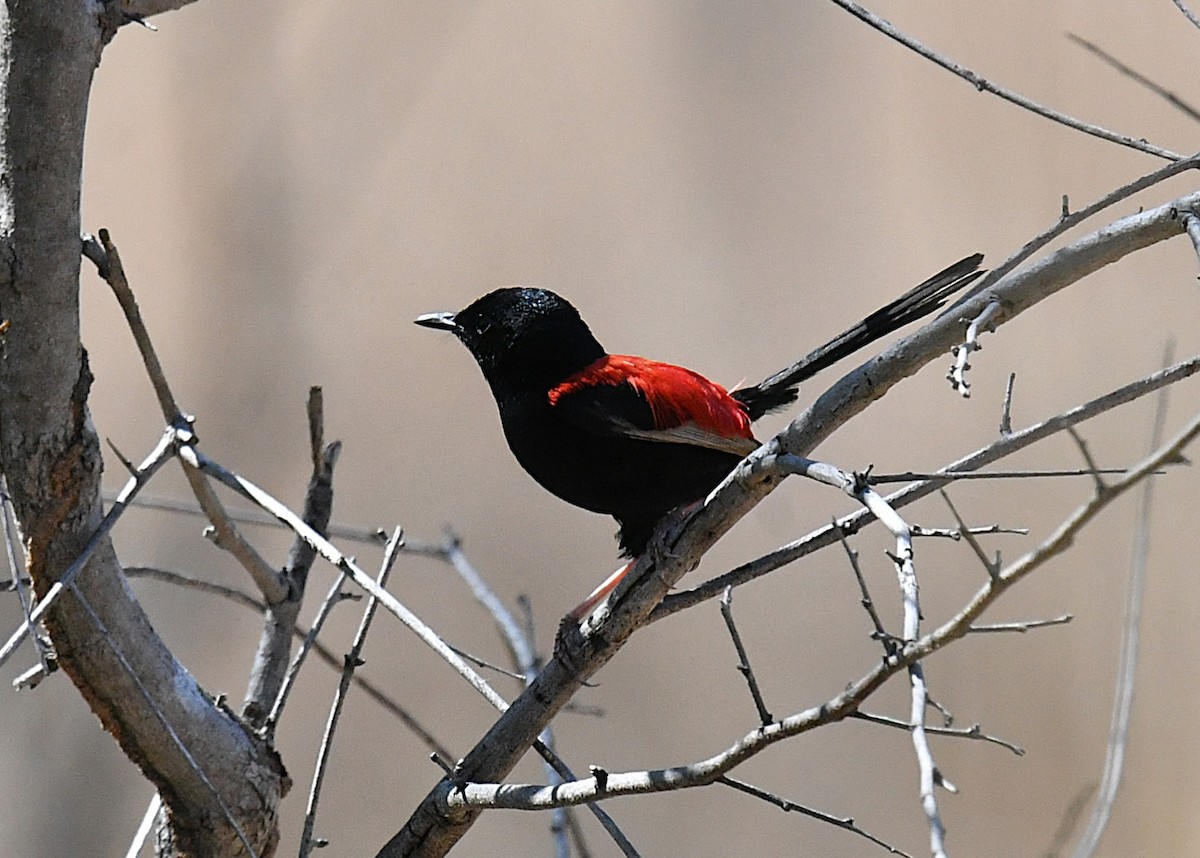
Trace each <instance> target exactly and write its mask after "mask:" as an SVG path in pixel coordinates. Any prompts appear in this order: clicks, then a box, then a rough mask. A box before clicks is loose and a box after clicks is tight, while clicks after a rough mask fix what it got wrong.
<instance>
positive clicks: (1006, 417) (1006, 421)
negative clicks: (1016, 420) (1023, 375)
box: [1000, 372, 1017, 436]
mask: <svg viewBox="0 0 1200 858" xmlns="http://www.w3.org/2000/svg"><path fill="white" fill-rule="evenodd" d="M1016 383H1017V374H1016V373H1015V372H1010V373H1009V374H1008V384H1007V385H1005V387H1004V405H1003V407H1002V408H1001V409H1000V435H1001V436H1008V435H1011V434H1012V401H1013V386H1014V385H1015V384H1016Z"/></svg>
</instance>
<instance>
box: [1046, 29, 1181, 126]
mask: <svg viewBox="0 0 1200 858" xmlns="http://www.w3.org/2000/svg"><path fill="white" fill-rule="evenodd" d="M1067 38H1068V39H1070V40H1071V41H1072V42H1074V43H1075V44H1077V45H1079V46H1080V47H1082V48H1084V49H1085V50H1087V51H1090V52H1091V53H1092V54H1094V55H1095V56H1097V57H1099V58H1100V59H1101V60H1102V61H1103V62H1105V63H1107V64H1108V65H1110V66H1112V67H1113V68H1114V69H1116V70H1117V71H1119V72H1120V73H1121V74H1123V75H1125V76H1126V77H1127V78H1129V79H1130V80H1132V81H1133V82H1134V83H1138V84H1141V85H1142V86H1144V87H1145V88H1146V89H1148V90H1150V91H1151V92H1152V93H1154V94H1155V95H1157V96H1158V97H1159V98H1162V99H1163V100H1164V101H1166V102H1167V103H1168V104H1170V105H1171V106H1172V107H1174V108H1177V109H1178V110H1180V111H1182V112H1183V113H1184V114H1186V115H1187V116H1188V118H1189V119H1194V120H1196V121H1197V122H1200V110H1197V109H1196V108H1194V107H1192V106H1191V105H1190V104H1188V103H1187V102H1186V101H1184V100H1183V99H1182V98H1180V97H1179V96H1178V95H1176V94H1175V93H1173V92H1171V91H1170V90H1169V89H1167V88H1166V87H1163V86H1160V85H1159V84H1157V83H1155V82H1154V81H1152V80H1150V78H1148V77H1146V76H1145V75H1144V74H1141V73H1140V72H1138V71H1137V70H1135V69H1132V68H1130V67H1129V66H1127V65H1125V63H1123V62H1121V61H1120V60H1119V59H1117V58H1116V57H1114V56H1113V55H1112V54H1110V53H1109V52H1108V51H1106V50H1104V48H1102V47H1100V46H1099V45H1097V44H1094V43H1093V42H1089V41H1088V40H1087V39H1085V38H1083V37H1082V36H1076V35H1075V34H1074V33H1067Z"/></svg>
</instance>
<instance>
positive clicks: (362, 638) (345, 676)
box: [300, 440, 401, 858]
mask: <svg viewBox="0 0 1200 858" xmlns="http://www.w3.org/2000/svg"><path fill="white" fill-rule="evenodd" d="M314 446H316V447H320V441H319V440H316V441H315V442H314ZM314 464H316V465H318V466H319V464H320V463H319V462H315V463H314ZM400 542H401V530H400V528H396V529H395V531H393V532H392V536H391V538H390V539H389V540H388V544H387V546H386V548H384V552H383V564H382V568H381V569H380V570H379V576H378V577H377V578H376V579H375V581H376V583H377V584H378V585H379V587H380V589H382V588H384V587H386V586H387V579H388V575H390V574H391V571H392V564H394V563H395V562H396V555H397V552H398V551H399V550H400ZM378 606H379V602H378V600H376V599H375V598H374V597H371V598H369V599H368V600H367V606H366V607H365V608H364V609H363V615H362V620H361V621H360V622H359V624H358V631H357V632H355V634H354V642H353V643H351V645H350V652H348V653H347V654H346V658H345V661H344V664H343V666H342V678H341V681H340V682H339V683H338V687H337V691H336V692H335V693H334V696H333V705H332V706H331V707H330V709H329V720H328V722H327V723H326V725H325V733H324V735H322V737H321V746H320V748H319V750H318V751H317V765H316V769H315V771H314V772H313V779H312V788H311V789H310V790H309V793H308V806H307V808H306V810H305V814H304V829H303V831H302V832H301V835H300V858H308V856H309V855H310V854H312V850H313V848H314V846H315V845H316V844H315V843H314V841H313V836H312V835H313V826H314V825H315V824H316V821H317V803H318V802H319V801H320V799H321V784H322V782H323V781H324V780H325V768H326V766H327V765H328V763H329V753H330V750H331V749H332V748H333V734H334V731H335V730H336V729H337V723H338V719H339V718H340V717H341V714H342V706H343V705H344V704H345V702H346V695H347V694H348V692H349V691H350V681H351V679H353V677H354V670H355V668H356V667H358V666H359V665H360V664H362V661H361V656H362V650H363V646H364V645H365V644H366V642H367V632H368V631H369V630H370V628H371V621H372V620H373V619H374V618H375V609H376V608H377V607H378Z"/></svg>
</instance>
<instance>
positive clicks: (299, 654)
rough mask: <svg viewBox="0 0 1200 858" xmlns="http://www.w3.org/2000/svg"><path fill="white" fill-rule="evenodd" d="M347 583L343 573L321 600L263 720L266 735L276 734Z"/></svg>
mask: <svg viewBox="0 0 1200 858" xmlns="http://www.w3.org/2000/svg"><path fill="white" fill-rule="evenodd" d="M345 583H346V573H345V572H344V571H342V572H340V573H339V574H338V576H337V578H335V579H334V581H333V585H332V586H331V587H330V588H329V592H328V593H326V594H325V598H324V599H322V600H321V605H320V607H319V608H317V615H316V617H315V618H313V624H312V628H311V629H309V630H308V634H306V635H305V636H304V641H303V642H302V643H301V644H300V649H298V650H297V651H296V655H295V656H294V657H293V658H292V661H291V663H290V664H289V665H288V668H287V671H286V672H285V673H284V675H283V681H282V682H281V683H280V685H279V694H278V695H276V697H275V702H274V704H273V705H272V706H271V710H270V712H269V713H268V714H267V717H266V718H265V719H263V726H262V730H263V731H264V734H265V735H267V736H271V735H272V734H274V732H275V728H276V727H277V726H278V725H279V718H280V717H281V716H282V715H283V707H284V706H285V705H287V699H288V695H290V694H291V693H292V687H293V686H294V685H295V684H296V679H297V678H298V677H299V676H300V668H301V667H303V666H304V660H305V659H306V658H307V657H308V653H309V650H311V649H312V647H313V644H314V643H315V642H316V640H317V635H319V634H320V633H321V627H322V626H324V625H325V620H326V619H328V618H329V614H330V612H331V611H332V610H333V606H334V605H337V604H339V603H340V602H342V601H344V600H345V597H346V594H345V593H343V592H342V585H343V584H345Z"/></svg>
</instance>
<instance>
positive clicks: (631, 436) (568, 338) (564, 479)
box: [416, 254, 983, 618]
mask: <svg viewBox="0 0 1200 858" xmlns="http://www.w3.org/2000/svg"><path fill="white" fill-rule="evenodd" d="M982 261H983V256H982V255H981V254H976V255H974V256H969V257H966V258H965V259H962V260H960V261H959V262H956V263H955V264H954V265H951V266H950V267H949V268H947V269H945V270H944V271H941V272H939V273H938V274H935V275H934V276H933V277H931V278H929V279H928V280H926V281H925V282H924V283H922V284H920V285H919V286H917V287H915V288H914V289H912V290H911V291H910V292H908V293H906V294H905V295H903V296H901V297H900V298H898V299H896V300H895V301H893V302H892V303H890V304H888V305H887V306H886V307H883V308H882V309H880V310H877V311H876V312H874V313H872V314H871V315H869V316H867V317H866V318H865V319H863V320H862V321H861V322H859V323H858V324H857V325H855V326H854V327H852V328H850V329H848V330H847V331H845V332H844V333H842V334H840V335H839V336H837V337H835V338H834V339H832V340H830V341H829V342H828V343H826V344H825V345H824V346H822V347H821V348H819V349H817V350H816V351H814V352H812V353H811V354H810V355H808V356H807V357H806V358H804V359H803V360H801V361H800V362H799V363H797V364H795V365H793V366H791V367H789V368H787V369H786V370H783V371H782V372H779V373H777V374H775V375H773V376H771V377H770V378H768V379H766V380H764V381H763V382H761V383H759V384H757V385H754V386H753V387H745V388H740V389H738V390H734V391H727V390H726V389H725V388H723V387H721V386H720V385H719V384H716V383H714V382H712V381H709V380H708V379H706V378H705V377H704V376H702V375H700V374H699V373H696V372H693V371H692V370H690V369H685V368H683V367H679V366H674V365H672V364H668V363H660V362H658V361H653V360H648V359H646V358H642V357H635V356H631V355H610V354H608V353H607V352H605V350H604V348H603V346H601V345H600V343H599V342H598V341H597V340H596V338H595V337H594V336H592V332H591V331H590V330H589V329H588V326H587V325H586V324H584V322H583V319H581V318H580V316H579V313H578V312H577V311H576V310H575V308H574V307H572V306H571V305H570V304H569V303H568V302H567V301H566V300H565V299H563V298H561V297H559V296H558V295H556V294H554V293H553V292H550V291H547V290H545V289H533V288H525V287H512V288H507V289H498V290H496V291H495V292H490V293H488V294H487V295H484V296H483V297H482V298H480V299H479V300H477V301H475V302H474V303H473V304H471V305H470V306H469V307H467V308H466V309H464V310H462V311H460V312H458V313H428V314H426V315H423V316H420V317H419V318H417V319H416V323H417V324H418V325H423V326H425V327H427V328H438V329H442V330H447V331H450V332H452V333H453V334H454V335H455V336H456V337H458V339H460V340H461V341H462V342H463V344H464V345H465V346H466V347H467V348H468V349H469V350H470V352H471V354H472V355H473V356H474V357H475V360H476V361H477V362H478V363H479V366H480V368H481V369H482V370H483V375H484V378H485V379H487V382H488V384H489V385H490V386H491V388H492V395H493V396H494V397H495V399H496V404H497V406H499V409H500V422H501V424H502V426H503V427H504V436H505V438H506V439H507V440H508V446H509V447H510V448H511V449H512V451H513V454H514V455H515V456H516V457H517V461H518V462H520V463H521V467H523V468H524V469H525V470H526V471H528V472H529V474H530V475H531V476H532V477H533V478H534V479H535V480H537V481H538V482H539V483H541V484H542V486H543V487H544V488H546V489H547V490H549V491H550V492H553V493H554V494H556V495H558V497H560V498H562V499H563V500H565V501H567V502H568V503H571V504H574V505H575V506H580V507H583V508H584V509H589V510H592V511H593V512H600V513H607V514H608V515H611V516H613V518H615V519H616V520H617V522H618V523H619V524H620V530H619V533H618V536H619V538H620V544H621V552H622V554H623V555H624V556H626V557H637V556H638V555H640V554H642V553H643V552H644V551H645V550H646V546H647V544H648V543H649V541H650V538H651V536H652V535H653V534H654V531H655V528H656V527H657V526H658V524H659V522H660V521H661V520H662V519H663V517H664V516H666V514H667V513H669V512H670V511H671V510H673V509H675V508H676V507H679V506H682V505H684V504H689V503H694V502H696V501H699V500H702V499H703V498H704V497H705V496H706V495H707V494H708V493H709V492H710V491H711V490H712V489H714V488H715V487H716V486H717V485H718V484H719V483H720V482H721V480H723V479H724V478H725V477H726V476H727V475H728V474H729V472H730V471H732V470H733V468H734V466H736V465H737V463H738V462H739V461H741V459H743V458H744V457H745V456H746V455H747V454H748V453H750V452H751V451H753V450H754V449H755V448H756V447H758V441H756V440H755V438H754V435H753V433H752V432H751V429H750V424H751V422H752V421H754V420H757V419H758V418H759V417H762V416H763V415H764V414H768V413H770V412H772V411H775V410H777V409H779V408H783V407H784V406H786V405H788V404H790V403H792V402H794V401H795V400H796V397H797V390H796V386H797V385H798V384H799V383H800V382H802V381H804V380H805V379H807V378H809V377H810V376H812V375H814V374H816V373H817V372H820V371H821V370H822V369H825V368H826V367H828V366H831V365H832V364H834V363H836V362H837V361H839V360H841V359H842V358H844V357H846V356H847V355H849V354H852V353H853V352H856V351H858V350H859V349H861V348H863V347H864V346H866V345H868V344H870V343H872V342H874V341H875V340H877V339H879V338H880V337H882V336H885V335H887V334H889V333H891V332H892V331H894V330H896V329H897V328H899V327H901V326H903V325H906V324H908V323H909V322H912V321H914V320H916V319H919V318H921V317H923V316H925V315H927V314H929V313H931V312H933V311H934V310H936V309H937V308H938V307H940V306H942V304H943V302H944V301H945V300H946V298H947V297H949V296H950V295H952V294H953V293H954V292H956V291H958V290H959V289H960V288H962V287H963V286H965V285H966V284H967V283H970V282H971V281H973V280H974V279H976V278H977V277H979V276H980V275H981V274H982V272H981V271H979V265H980V263H981V262H982ZM630 565H632V564H629V565H627V566H625V567H623V569H621V570H618V572H617V573H616V574H615V575H614V576H613V577H612V578H611V579H610V580H609V581H607V582H605V584H603V585H601V588H600V589H598V590H597V592H596V593H594V594H593V596H592V597H590V598H589V600H588V601H586V602H584V603H583V604H581V605H580V606H579V607H578V608H576V609H575V610H574V611H572V616H574V617H576V618H579V617H582V616H584V615H585V614H586V613H588V612H589V611H590V610H591V609H592V608H593V607H595V605H596V604H598V603H599V601H600V600H602V599H603V598H604V597H605V596H606V595H607V594H608V592H610V591H611V589H612V587H614V586H615V585H616V583H617V581H619V580H620V577H621V575H622V574H623V573H624V571H626V570H627V569H628V568H629V566H630Z"/></svg>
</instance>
